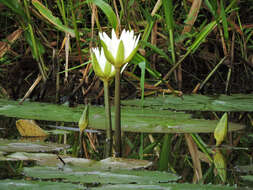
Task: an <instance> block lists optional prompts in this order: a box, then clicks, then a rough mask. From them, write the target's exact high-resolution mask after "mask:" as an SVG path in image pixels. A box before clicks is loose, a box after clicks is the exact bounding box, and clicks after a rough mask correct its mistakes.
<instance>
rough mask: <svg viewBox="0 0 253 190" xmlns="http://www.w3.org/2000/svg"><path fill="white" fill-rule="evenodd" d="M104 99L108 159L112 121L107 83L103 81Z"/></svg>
mask: <svg viewBox="0 0 253 190" xmlns="http://www.w3.org/2000/svg"><path fill="white" fill-rule="evenodd" d="M104 99H105V122H106V146H105V157H106V158H107V157H110V156H111V154H112V120H111V106H110V95H109V84H108V81H106V80H105V81H104Z"/></svg>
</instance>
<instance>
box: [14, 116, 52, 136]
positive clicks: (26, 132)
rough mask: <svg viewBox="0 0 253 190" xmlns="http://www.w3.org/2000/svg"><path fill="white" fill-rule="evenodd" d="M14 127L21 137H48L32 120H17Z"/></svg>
mask: <svg viewBox="0 0 253 190" xmlns="http://www.w3.org/2000/svg"><path fill="white" fill-rule="evenodd" d="M16 127H17V129H18V131H19V133H20V135H21V136H26V137H28V136H29V137H42V136H47V135H48V134H47V133H46V132H45V131H44V130H43V129H41V128H40V127H39V126H38V125H37V124H36V123H35V121H33V120H27V119H19V120H18V121H16Z"/></svg>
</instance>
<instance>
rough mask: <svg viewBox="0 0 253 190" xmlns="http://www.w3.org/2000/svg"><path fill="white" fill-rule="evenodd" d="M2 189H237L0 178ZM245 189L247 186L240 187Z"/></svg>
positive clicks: (184, 185)
mask: <svg viewBox="0 0 253 190" xmlns="http://www.w3.org/2000/svg"><path fill="white" fill-rule="evenodd" d="M0 189H8V190H34V189H39V190H48V189H54V190H72V189H74V190H78V189H90V190H102V189H103V190H114V189H115V190H118V189H120V190H129V189H131V190H141V189H143V190H192V189H194V190H233V189H237V188H236V187H232V186H221V185H207V184H205V185H201V184H175V183H173V184H171V183H166V184H152V185H147V184H146V185H145V184H141V185H140V184H114V185H97V184H94V185H93V187H92V185H89V187H87V188H86V187H85V185H82V184H72V183H61V182H51V181H30V180H29V181H28V180H9V179H8V180H0ZM240 189H242V190H243V189H245V188H240Z"/></svg>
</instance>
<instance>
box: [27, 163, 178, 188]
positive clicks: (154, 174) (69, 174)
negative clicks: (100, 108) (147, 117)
mask: <svg viewBox="0 0 253 190" xmlns="http://www.w3.org/2000/svg"><path fill="white" fill-rule="evenodd" d="M24 174H25V175H26V176H27V177H33V178H39V179H55V178H57V179H62V180H64V181H65V182H81V183H94V182H96V183H98V184H122V183H123V184H129V183H136V184H158V183H161V182H169V181H176V180H178V179H179V178H180V177H178V176H176V175H174V174H171V173H167V172H159V171H147V170H124V169H123V170H122V169H121V170H120V169H118V170H104V169H99V168H95V169H93V170H91V168H87V170H86V169H82V170H80V168H79V169H78V168H75V167H71V166H70V165H68V166H67V167H63V168H58V167H33V168H24Z"/></svg>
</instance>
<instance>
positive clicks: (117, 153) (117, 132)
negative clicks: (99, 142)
mask: <svg viewBox="0 0 253 190" xmlns="http://www.w3.org/2000/svg"><path fill="white" fill-rule="evenodd" d="M115 71H116V76H115V145H116V146H115V156H116V157H121V155H122V148H121V147H122V145H121V122H120V67H115Z"/></svg>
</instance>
